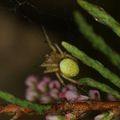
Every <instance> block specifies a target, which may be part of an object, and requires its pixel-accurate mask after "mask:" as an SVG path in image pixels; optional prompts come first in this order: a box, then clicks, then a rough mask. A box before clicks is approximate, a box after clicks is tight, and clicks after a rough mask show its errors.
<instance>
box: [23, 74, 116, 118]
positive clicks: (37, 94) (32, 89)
mask: <svg viewBox="0 0 120 120" xmlns="http://www.w3.org/2000/svg"><path fill="white" fill-rule="evenodd" d="M25 84H26V86H27V89H26V94H25V96H26V99H27V100H29V101H36V102H39V103H42V104H46V103H55V102H57V101H63V100H66V101H69V102H78V101H87V100H101V96H100V93H99V91H97V90H89V91H88V96H86V95H82V94H81V93H80V92H79V91H78V89H77V88H76V86H74V85H73V84H67V85H66V86H61V84H60V82H59V81H58V80H53V79H51V78H50V77H47V76H45V77H43V78H42V79H40V77H38V76H35V75H30V76H28V77H27V78H26V81H25ZM107 98H108V99H109V100H110V101H115V100H116V99H115V98H114V97H113V96H111V95H107ZM102 116H103V114H102V115H99V116H97V117H95V120H101V118H102ZM61 119H62V120H63V118H62V117H61V116H51V115H47V116H46V120H61ZM64 120H74V115H73V114H71V113H68V114H66V115H65V117H64Z"/></svg>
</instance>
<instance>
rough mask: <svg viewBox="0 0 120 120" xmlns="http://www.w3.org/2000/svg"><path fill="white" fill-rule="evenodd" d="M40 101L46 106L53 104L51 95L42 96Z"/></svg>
mask: <svg viewBox="0 0 120 120" xmlns="http://www.w3.org/2000/svg"><path fill="white" fill-rule="evenodd" d="M39 101H40V103H43V104H46V103H50V102H51V98H50V97H49V95H42V96H40V99H39Z"/></svg>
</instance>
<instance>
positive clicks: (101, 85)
mask: <svg viewBox="0 0 120 120" xmlns="http://www.w3.org/2000/svg"><path fill="white" fill-rule="evenodd" d="M79 82H80V84H82V85H86V86H90V87H93V88H97V89H98V90H100V91H103V92H105V93H108V94H110V95H112V96H114V97H116V98H118V99H120V93H119V92H118V91H116V90H114V89H112V88H111V87H109V86H108V85H105V84H104V83H100V82H98V81H96V80H94V79H92V78H81V79H80V80H79Z"/></svg>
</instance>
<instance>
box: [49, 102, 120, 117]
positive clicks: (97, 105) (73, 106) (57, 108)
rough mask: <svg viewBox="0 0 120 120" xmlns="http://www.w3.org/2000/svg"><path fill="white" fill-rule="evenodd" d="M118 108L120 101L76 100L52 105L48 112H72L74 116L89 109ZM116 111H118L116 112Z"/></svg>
mask: <svg viewBox="0 0 120 120" xmlns="http://www.w3.org/2000/svg"><path fill="white" fill-rule="evenodd" d="M119 108H120V102H100V101H94V102H90V101H89V102H76V103H68V102H66V103H62V104H59V105H54V106H53V107H52V108H51V109H50V110H49V111H48V114H50V113H51V114H53V113H55V114H62V113H68V112H69V113H73V114H74V115H75V116H76V118H78V117H79V116H81V115H83V114H84V113H87V112H90V111H108V110H114V111H116V110H118V109H119ZM117 113H118V112H117Z"/></svg>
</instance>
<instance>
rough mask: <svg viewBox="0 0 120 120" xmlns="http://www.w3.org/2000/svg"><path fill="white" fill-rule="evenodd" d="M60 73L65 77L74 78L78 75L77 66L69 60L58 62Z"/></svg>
mask: <svg viewBox="0 0 120 120" xmlns="http://www.w3.org/2000/svg"><path fill="white" fill-rule="evenodd" d="M60 71H61V72H62V74H64V75H65V76H67V77H75V76H77V75H78V73H79V66H78V64H77V62H75V61H74V60H72V59H71V58H65V59H63V60H61V62H60Z"/></svg>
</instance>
